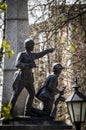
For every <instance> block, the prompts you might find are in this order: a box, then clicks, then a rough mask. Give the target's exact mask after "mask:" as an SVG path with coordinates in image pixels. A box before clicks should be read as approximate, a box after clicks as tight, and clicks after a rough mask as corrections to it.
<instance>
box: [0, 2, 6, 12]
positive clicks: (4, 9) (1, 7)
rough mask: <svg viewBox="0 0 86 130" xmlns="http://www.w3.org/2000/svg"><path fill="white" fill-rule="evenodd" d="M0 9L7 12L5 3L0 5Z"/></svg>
mask: <svg viewBox="0 0 86 130" xmlns="http://www.w3.org/2000/svg"><path fill="white" fill-rule="evenodd" d="M0 9H1V10H2V11H4V12H6V11H7V3H6V2H4V3H2V4H0Z"/></svg>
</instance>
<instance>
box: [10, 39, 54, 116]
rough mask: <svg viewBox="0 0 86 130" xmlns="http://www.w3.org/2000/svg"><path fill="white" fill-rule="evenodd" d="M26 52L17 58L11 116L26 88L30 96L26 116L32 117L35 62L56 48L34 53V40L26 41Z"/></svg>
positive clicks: (27, 101)
mask: <svg viewBox="0 0 86 130" xmlns="http://www.w3.org/2000/svg"><path fill="white" fill-rule="evenodd" d="M24 47H25V51H24V52H20V53H19V54H18V56H17V59H16V63H15V66H16V68H17V69H18V71H17V72H16V73H15V75H14V82H13V91H14V93H13V95H12V97H11V100H10V103H11V104H12V109H11V114H12V112H13V109H14V106H15V103H16V100H17V98H18V96H19V94H20V93H21V91H22V90H23V88H24V87H25V88H26V89H27V91H28V93H29V96H28V98H27V100H26V105H25V110H24V115H27V112H28V115H31V107H32V103H33V99H34V96H35V90H34V84H33V83H34V77H33V73H32V69H33V68H36V64H35V60H36V59H38V58H41V57H43V56H44V55H46V54H48V53H52V52H53V51H54V48H50V49H46V50H44V51H42V52H38V53H35V52H32V51H33V49H34V41H33V40H32V39H26V40H25V41H24Z"/></svg>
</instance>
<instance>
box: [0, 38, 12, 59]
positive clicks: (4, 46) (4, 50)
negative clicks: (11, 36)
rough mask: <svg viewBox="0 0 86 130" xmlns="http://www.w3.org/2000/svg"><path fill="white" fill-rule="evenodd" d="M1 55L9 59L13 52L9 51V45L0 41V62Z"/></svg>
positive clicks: (4, 41)
mask: <svg viewBox="0 0 86 130" xmlns="http://www.w3.org/2000/svg"><path fill="white" fill-rule="evenodd" d="M3 54H5V55H6V56H7V57H8V58H11V57H12V56H13V54H14V51H13V50H11V46H10V43H9V42H8V41H6V40H3V41H2V46H1V48H0V61H1V60H2V57H3Z"/></svg>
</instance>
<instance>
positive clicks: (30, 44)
mask: <svg viewBox="0 0 86 130" xmlns="http://www.w3.org/2000/svg"><path fill="white" fill-rule="evenodd" d="M24 47H25V48H26V50H29V51H33V48H34V41H33V40H32V39H31V38H28V39H26V40H25V41H24Z"/></svg>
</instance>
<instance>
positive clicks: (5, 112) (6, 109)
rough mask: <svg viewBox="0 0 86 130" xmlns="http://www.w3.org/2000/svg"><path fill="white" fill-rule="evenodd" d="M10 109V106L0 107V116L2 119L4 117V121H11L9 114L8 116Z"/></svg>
mask: <svg viewBox="0 0 86 130" xmlns="http://www.w3.org/2000/svg"><path fill="white" fill-rule="evenodd" d="M11 108H12V105H11V104H9V105H2V109H1V115H2V117H4V118H5V119H11V118H12V117H11V114H10V110H11Z"/></svg>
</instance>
